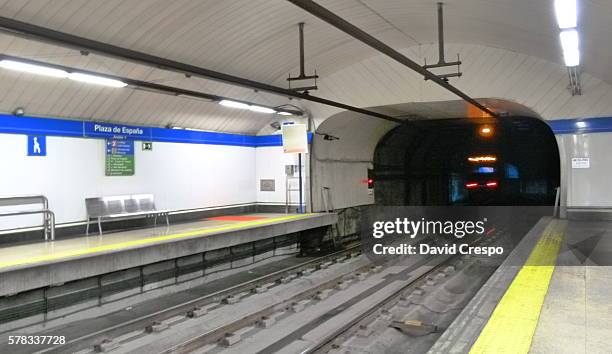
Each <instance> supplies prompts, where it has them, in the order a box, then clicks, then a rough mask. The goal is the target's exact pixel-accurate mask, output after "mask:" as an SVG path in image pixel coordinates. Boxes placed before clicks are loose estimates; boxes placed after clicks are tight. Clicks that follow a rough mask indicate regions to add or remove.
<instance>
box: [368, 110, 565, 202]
mask: <svg viewBox="0 0 612 354" xmlns="http://www.w3.org/2000/svg"><path fill="white" fill-rule="evenodd" d="M559 171H560V168H559V150H558V147H557V143H556V140H555V137H554V134H553V133H552V131H551V129H550V128H549V126H548V125H546V124H545V123H544V122H542V121H541V120H539V119H536V118H530V117H504V118H499V119H497V120H491V119H489V120H486V119H479V120H475V119H473V118H470V119H467V118H461V119H443V120H423V121H410V122H406V123H405V124H402V125H401V126H399V127H397V128H395V129H393V130H391V131H390V132H388V133H387V134H386V135H385V136H384V137H383V138H382V139H381V141H380V142H379V143H378V146H377V147H376V150H375V153H374V169H373V170H371V171H369V178H370V179H371V180H372V181H373V183H372V185H373V188H374V192H375V193H374V194H375V198H376V204H379V205H552V204H553V203H554V200H555V190H556V187H558V186H559V179H560V175H559V174H560V172H559Z"/></svg>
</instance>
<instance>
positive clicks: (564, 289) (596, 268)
mask: <svg viewBox="0 0 612 354" xmlns="http://www.w3.org/2000/svg"><path fill="white" fill-rule="evenodd" d="M553 223H556V224H557V225H558V226H563V227H562V228H560V229H559V230H561V229H562V230H563V232H562V233H563V238H562V241H561V244H560V249H559V251H558V256H557V257H556V262H555V263H554V264H537V265H535V266H534V267H532V268H534V269H533V270H537V269H538V268H539V267H548V268H554V269H552V276H551V277H550V282H549V283H548V288H547V289H545V290H546V294H545V297H544V298H543V302H542V304H541V307H538V308H537V312H535V313H532V312H530V309H525V308H522V309H521V308H520V305H521V304H522V302H521V301H522V300H521V297H523V296H522V295H520V294H515V295H519V296H516V297H512V298H508V299H507V301H510V302H512V303H516V305H515V306H514V307H515V308H516V309H517V311H516V314H518V315H516V317H517V321H514V322H512V321H511V322H508V321H507V322H506V323H505V327H504V328H505V331H504V332H507V333H498V332H495V333H493V334H494V336H493V337H492V338H493V339H492V340H491V341H490V343H489V345H487V346H485V347H484V348H483V346H480V347H479V348H478V349H477V350H474V347H473V345H474V343H475V342H476V341H477V339H479V338H480V336H482V335H483V333H484V331H482V330H483V328H484V327H485V326H486V325H488V324H489V322H490V320H491V316H492V314H493V312H494V310H496V309H497V307H498V305H499V303H500V301H501V299H502V297H503V296H504V294H506V293H507V289H508V288H509V286H510V285H511V284H513V282H514V281H515V280H516V277H517V274H518V273H519V271H520V270H521V269H523V268H524V267H523V264H524V263H525V260H526V259H527V257H528V255H529V254H530V253H531V252H532V251H533V250H534V249H535V247H536V246H535V245H536V243H537V242H538V241H539V240H540V239H541V238H543V237H544V234H545V233H546V231H545V228H546V227H547V226H551V225H552V224H553ZM553 266H554V267H553ZM523 280H524V279H523ZM541 285H542V284H539V283H537V284H536V283H534V284H533V286H534V289H533V290H534V291H535V290H537V287H541ZM610 294H612V222H603V221H597V222H596V221H575V220H552V219H550V218H543V219H542V220H541V221H540V222H539V223H538V225H536V227H534V228H533V229H532V230H531V231H530V232H529V233H528V234H527V235H526V236H525V238H524V239H523V241H522V242H521V243H520V244H519V245H518V246H517V248H516V249H515V250H514V251H513V252H512V253H511V255H510V256H509V257H508V258H507V259H506V261H505V262H504V264H502V266H500V267H499V268H498V270H497V271H496V272H495V274H494V275H493V276H492V277H491V278H490V279H489V281H488V282H487V284H485V286H483V288H482V289H481V290H480V291H479V293H478V294H477V295H476V296H475V297H474V299H473V300H472V301H471V302H470V304H468V306H467V307H466V309H465V310H464V311H463V312H462V313H461V314H460V315H459V316H458V318H457V319H456V320H455V321H454V322H453V324H452V325H451V326H450V327H449V328H448V329H447V330H446V331H445V333H444V334H443V335H442V337H441V338H440V340H438V342H437V343H436V344H435V345H434V347H433V348H432V349H431V350H430V351H429V353H430V354H434V353H435V354H440V353H498V352H502V351H503V352H504V353H517V354H518V353H537V354H549V353H555V354H563V353H568V354H569V353H572V354H575V353H584V354H586V353H589V354H591V353H597V354H611V353H612V297H611V295H610ZM524 295H525V297H527V298H533V296H535V295H534V292H530V291H527V292H525V293H524ZM534 310H536V309H535V308H534ZM522 317H534V318H535V319H536V321H537V322H535V328H534V330H533V332H532V333H530V334H528V336H529V338H528V339H529V342H527V343H528V345H527V346H522V347H521V348H520V349H519V346H518V345H517V343H518V342H519V335H520V334H521V333H523V332H526V330H525V326H524V323H519V322H520V321H519V320H520V319H521V318H522ZM498 319H499V316H498ZM498 327H499V326H498ZM515 332H516V333H515ZM523 334H524V333H523ZM508 339H509V341H508ZM520 342H521V343H523V342H522V341H520ZM502 343H503V344H502ZM529 343H530V344H529Z"/></svg>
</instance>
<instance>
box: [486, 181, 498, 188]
mask: <svg viewBox="0 0 612 354" xmlns="http://www.w3.org/2000/svg"><path fill="white" fill-rule="evenodd" d="M486 186H487V187H489V188H495V187H497V182H496V181H491V182H487V184H486Z"/></svg>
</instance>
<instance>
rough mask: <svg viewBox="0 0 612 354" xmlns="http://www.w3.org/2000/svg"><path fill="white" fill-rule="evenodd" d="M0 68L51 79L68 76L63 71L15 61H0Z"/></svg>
mask: <svg viewBox="0 0 612 354" xmlns="http://www.w3.org/2000/svg"><path fill="white" fill-rule="evenodd" d="M0 67H2V68H5V69H9V70H15V71H22V72H26V73H30V74H37V75H43V76H51V77H59V78H65V77H67V76H68V73H67V72H66V71H64V70H60V69H55V68H51V67H47V66H43V65H35V64H28V63H24V62H20V61H15V60H8V59H3V60H0Z"/></svg>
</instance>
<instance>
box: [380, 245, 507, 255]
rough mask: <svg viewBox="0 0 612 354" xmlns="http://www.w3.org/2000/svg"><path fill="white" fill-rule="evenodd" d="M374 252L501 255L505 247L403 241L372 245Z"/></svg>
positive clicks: (392, 253) (384, 253)
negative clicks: (397, 243) (439, 244)
mask: <svg viewBox="0 0 612 354" xmlns="http://www.w3.org/2000/svg"><path fill="white" fill-rule="evenodd" d="M372 252H373V253H374V254H377V255H456V254H461V255H464V254H474V255H484V256H494V255H501V254H503V253H504V248H503V247H500V246H470V245H469V244H467V243H463V244H452V245H449V244H444V245H443V246H432V245H428V244H424V243H421V244H418V245H411V244H405V243H402V244H400V245H397V246H395V245H394V246H384V245H382V244H380V243H377V244H375V245H373V246H372Z"/></svg>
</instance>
